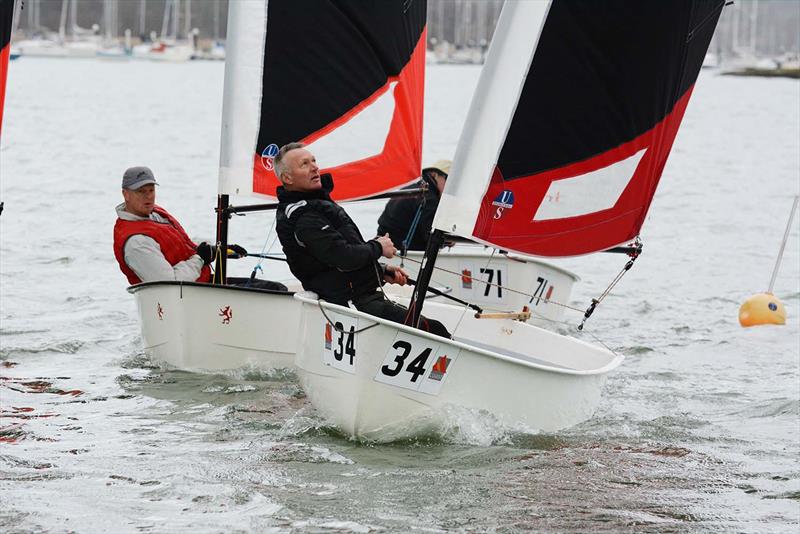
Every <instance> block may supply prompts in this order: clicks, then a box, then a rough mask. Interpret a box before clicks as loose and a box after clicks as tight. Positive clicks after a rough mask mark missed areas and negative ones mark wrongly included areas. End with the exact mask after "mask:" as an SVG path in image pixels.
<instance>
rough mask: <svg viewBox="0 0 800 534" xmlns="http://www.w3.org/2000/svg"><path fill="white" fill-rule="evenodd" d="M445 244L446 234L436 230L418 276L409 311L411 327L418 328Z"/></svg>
mask: <svg viewBox="0 0 800 534" xmlns="http://www.w3.org/2000/svg"><path fill="white" fill-rule="evenodd" d="M443 244H444V232H442V231H441V230H434V232H433V233H432V234H431V237H430V239H429V240H428V246H427V248H426V249H425V256H424V258H423V262H424V263H423V265H422V269H421V270H420V273H419V276H417V284H416V286H414V293H413V294H412V295H411V302H410V303H409V305H408V309H409V310H410V311H411V317H410V318H409V319H410V323H408V324H409V325H410V326H413V327H417V326H418V323H419V317H420V315H422V306H423V305H424V304H425V294H426V293H427V292H428V285H430V282H431V276H433V268H434V266H435V264H436V258H437V257H438V256H439V250H440V249H441V248H442V245H443Z"/></svg>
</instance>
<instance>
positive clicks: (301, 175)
mask: <svg viewBox="0 0 800 534" xmlns="http://www.w3.org/2000/svg"><path fill="white" fill-rule="evenodd" d="M274 168H275V174H276V175H277V176H278V179H279V180H280V181H281V183H282V184H283V185H281V186H278V188H277V196H278V210H277V215H276V218H277V224H276V228H277V232H278V238H279V239H280V241H281V245H283V252H284V253H285V254H286V260H287V261H288V263H289V268H290V269H291V271H292V273H293V274H294V275H295V276H296V277H297V279H298V280H300V282H301V283H302V284H303V288H304V289H306V290H308V291H313V292H315V293H317V295H319V297H320V298H321V299H323V300H326V301H328V302H332V303H335V304H339V305H342V306H348V305H349V304H352V305H353V306H354V307H355V308H356V309H358V310H359V311H362V312H364V313H368V314H370V315H375V316H377V317H382V318H384V319H388V320H390V321H394V322H396V323H401V324H404V323H405V319H406V315H407V313H408V310H407V309H406V308H405V307H403V306H400V305H399V304H395V303H394V302H392V301H390V300H389V299H387V298H386V296H385V295H384V294H383V291H382V289H381V286H382V285H383V283H384V282H389V283H395V284H400V285H405V284H406V282H407V277H408V274H407V273H406V272H405V271H404V270H403V269H402V268H400V267H396V266H393V265H385V264H381V263H378V261H377V260H378V259H379V258H381V257H384V258H392V257H393V256H394V255H395V254H396V253H397V249H396V248H395V246H394V243H392V240H391V239H390V238H389V236H387V235H384V236H378V237H375V238H373V239H370V240H369V241H365V240H364V238H363V237H362V236H361V232H359V230H358V227H357V226H356V224H355V223H354V222H353V220H352V219H350V217H349V216H348V215H347V213H346V212H345V211H344V209H342V207H341V206H339V205H338V204H336V203H335V202H334V201H333V200H331V198H330V196H329V193H330V192H331V191H332V190H333V180H332V179H331V178H330V175H325V176H321V175H320V173H319V167H318V166H317V162H316V159H315V158H314V155H313V154H312V153H311V152H309V151H308V150H307V149H306V148H304V145H303V144H302V143H289V144H287V145H284V146H283V147H282V148H281V149H280V150H279V151H278V155H277V156H275V160H274ZM420 326H421V328H422V329H423V330H426V331H428V332H431V333H433V334H436V335H440V336H444V337H447V338H449V337H450V334H449V333H448V332H447V329H446V328H445V327H444V325H442V324H441V323H440V322H439V321H435V320H433V319H427V318H425V317H422V318H421V321H420Z"/></svg>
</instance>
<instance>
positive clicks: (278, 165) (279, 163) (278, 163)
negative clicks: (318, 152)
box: [272, 143, 306, 182]
mask: <svg viewBox="0 0 800 534" xmlns="http://www.w3.org/2000/svg"><path fill="white" fill-rule="evenodd" d="M304 146H306V145H305V143H287V144H285V145H283V146H282V147H281V149H280V150H278V155H277V156H275V159H273V160H272V165H273V167H274V170H275V175H276V176H277V177H278V180H280V181H281V182H283V177H282V176H283V173H285V172H286V171H287V170H288V169H287V168H286V166H285V165H284V164H283V157H284V156H285V155H286V153H287V152H289V151H290V150H294V149H296V148H303V147H304Z"/></svg>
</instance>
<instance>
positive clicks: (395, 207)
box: [378, 160, 452, 252]
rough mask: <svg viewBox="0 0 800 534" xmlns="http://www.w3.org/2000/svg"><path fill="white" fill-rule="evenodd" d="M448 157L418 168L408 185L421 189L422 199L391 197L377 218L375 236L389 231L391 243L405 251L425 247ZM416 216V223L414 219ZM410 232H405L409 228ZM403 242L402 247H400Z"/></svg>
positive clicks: (445, 176) (446, 169)
mask: <svg viewBox="0 0 800 534" xmlns="http://www.w3.org/2000/svg"><path fill="white" fill-rule="evenodd" d="M451 163H452V162H451V161H449V160H441V161H437V162H436V163H434V164H433V165H431V166H430V167H425V168H424V169H422V178H421V179H420V180H419V181H418V182H417V183H415V184H412V185H410V186H409V187H408V188H421V189H425V194H424V195H423V197H422V199H419V198H394V199H392V200H390V201H389V202H388V203H387V204H386V207H385V208H384V210H383V213H382V214H381V216H380V218H379V219H378V235H384V234H389V237H390V238H391V239H392V242H393V243H395V245H396V246H397V247H399V248H400V250H401V251H402V252H405V250H425V248H426V247H427V245H428V237H429V236H430V234H431V225H432V224H433V217H434V215H436V208H437V207H438V206H439V198H440V197H441V195H442V191H443V190H444V183H445V180H447V175H448V173H449V172H450V164H451ZM415 219H416V221H417V222H416V224H415V223H414V220H415ZM412 226H413V227H414V228H413V232H411V233H410V235H409V232H410V231H411V230H412ZM404 245H405V248H404Z"/></svg>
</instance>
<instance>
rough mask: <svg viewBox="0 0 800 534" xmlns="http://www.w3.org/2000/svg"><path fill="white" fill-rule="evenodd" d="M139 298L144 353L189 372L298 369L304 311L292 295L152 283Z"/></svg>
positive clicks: (138, 290)
mask: <svg viewBox="0 0 800 534" xmlns="http://www.w3.org/2000/svg"><path fill="white" fill-rule="evenodd" d="M128 291H129V292H130V293H132V294H133V295H134V296H135V298H136V306H137V309H138V312H139V320H140V324H141V326H142V340H143V342H144V348H145V351H146V352H147V353H148V355H150V357H151V358H152V359H153V361H155V362H156V363H159V364H164V365H166V366H169V367H174V368H178V369H183V370H187V371H201V372H202V371H212V372H214V371H221V370H230V369H237V368H240V367H257V368H259V369H262V370H270V369H276V368H294V355H295V351H296V343H297V335H296V334H297V325H298V323H299V321H300V306H299V305H298V303H297V301H295V300H294V299H293V298H292V293H290V292H278V291H268V290H262V289H248V288H242V287H236V286H220V285H213V284H199V283H194V282H147V283H143V284H137V285H134V286H131V287H129V288H128Z"/></svg>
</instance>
